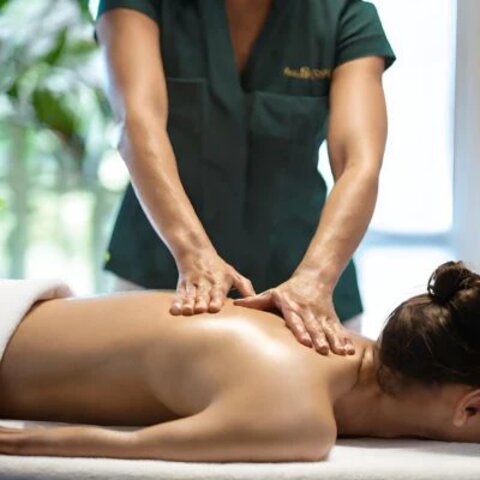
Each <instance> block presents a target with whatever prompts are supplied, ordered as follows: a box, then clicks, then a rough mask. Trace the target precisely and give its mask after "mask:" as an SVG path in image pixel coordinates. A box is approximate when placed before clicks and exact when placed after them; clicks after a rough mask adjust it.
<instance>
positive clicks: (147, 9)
mask: <svg viewBox="0 0 480 480" xmlns="http://www.w3.org/2000/svg"><path fill="white" fill-rule="evenodd" d="M160 7H161V0H100V2H99V4H98V10H97V16H96V21H98V19H99V18H100V16H101V15H102V14H103V13H105V12H108V11H110V10H114V9H115V8H128V9H130V10H136V11H137V12H140V13H143V14H145V15H147V16H148V17H150V18H151V19H152V20H153V21H155V22H156V23H157V24H160V16H161V8H160ZM94 38H95V41H96V42H97V32H96V30H95V32H94Z"/></svg>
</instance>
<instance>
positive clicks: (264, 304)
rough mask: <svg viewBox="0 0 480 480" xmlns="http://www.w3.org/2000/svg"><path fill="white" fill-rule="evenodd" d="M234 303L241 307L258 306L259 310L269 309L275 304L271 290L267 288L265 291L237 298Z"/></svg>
mask: <svg viewBox="0 0 480 480" xmlns="http://www.w3.org/2000/svg"><path fill="white" fill-rule="evenodd" d="M233 303H234V304H235V305H239V306H240V307H246V308H256V309H258V310H267V309H268V308H271V307H272V306H274V305H275V304H274V301H273V297H272V291H271V290H266V291H265V292H262V293H260V294H258V295H254V296H252V297H247V298H236V299H235V300H234V301H233Z"/></svg>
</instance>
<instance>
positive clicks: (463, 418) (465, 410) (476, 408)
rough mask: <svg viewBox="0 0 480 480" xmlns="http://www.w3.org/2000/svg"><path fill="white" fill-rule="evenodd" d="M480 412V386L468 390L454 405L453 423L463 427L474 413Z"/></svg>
mask: <svg viewBox="0 0 480 480" xmlns="http://www.w3.org/2000/svg"><path fill="white" fill-rule="evenodd" d="M477 414H480V388H477V389H475V390H469V391H468V392H467V393H466V394H465V395H463V396H462V397H461V398H460V400H459V401H458V402H457V404H456V406H455V411H454V414H453V424H454V425H455V426H456V427H463V426H464V425H466V423H467V422H468V421H469V420H470V419H471V418H472V417H474V416H475V415H477Z"/></svg>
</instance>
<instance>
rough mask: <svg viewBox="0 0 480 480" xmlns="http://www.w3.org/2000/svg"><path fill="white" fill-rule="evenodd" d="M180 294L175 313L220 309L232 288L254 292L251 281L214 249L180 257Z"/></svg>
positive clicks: (171, 311)
mask: <svg viewBox="0 0 480 480" xmlns="http://www.w3.org/2000/svg"><path fill="white" fill-rule="evenodd" d="M177 268H178V271H179V277H178V283H177V294H176V296H175V299H174V301H173V303H172V306H171V308H170V313H171V314H172V315H193V314H195V313H204V312H207V311H208V312H211V313H216V312H218V311H220V309H221V308H222V306H223V304H224V303H225V298H226V296H227V294H228V292H229V291H230V289H231V288H232V287H233V288H236V289H237V290H238V291H239V292H240V294H241V295H243V296H247V295H255V290H254V289H253V286H252V282H251V281H250V280H249V279H248V278H245V277H244V276H243V275H241V274H240V273H238V272H237V271H236V270H235V268H233V267H232V266H231V265H229V264H228V263H226V262H225V261H224V260H223V259H222V258H220V257H219V256H218V255H217V253H216V252H215V250H208V251H206V252H198V253H195V254H193V253H189V254H187V255H185V256H184V257H182V258H181V259H180V260H179V261H177Z"/></svg>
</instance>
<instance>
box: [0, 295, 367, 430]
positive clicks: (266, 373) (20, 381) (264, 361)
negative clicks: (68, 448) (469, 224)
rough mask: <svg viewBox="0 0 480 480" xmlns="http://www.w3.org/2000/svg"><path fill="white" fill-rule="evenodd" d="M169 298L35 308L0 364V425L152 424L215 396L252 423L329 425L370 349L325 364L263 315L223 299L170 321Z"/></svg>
mask: <svg viewBox="0 0 480 480" xmlns="http://www.w3.org/2000/svg"><path fill="white" fill-rule="evenodd" d="M172 298H173V294H172V293H169V292H160V291H157V292H132V293H128V294H117V295H110V296H103V297H102V296H100V297H92V298H83V299H80V298H72V299H62V300H51V301H45V302H41V303H37V304H36V305H35V306H34V308H33V309H32V310H31V311H30V312H29V313H28V315H27V316H26V317H25V318H24V320H23V321H22V323H21V324H20V326H19V328H18V329H17V331H16V332H15V334H14V336H13V338H12V340H11V341H10V343H9V345H8V347H7V349H6V352H5V356H4V359H3V362H2V364H1V365H0V417H1V418H21V419H34V420H50V421H67V422H73V423H87V424H97V425H152V424H155V423H161V422H164V421H167V420H172V419H176V418H181V417H187V416H191V415H193V414H195V413H197V412H200V411H202V410H203V409H205V408H206V406H208V405H209V404H210V403H211V402H212V400H213V399H214V398H215V399H216V400H218V398H220V397H223V399H224V400H225V402H224V403H225V404H226V405H231V408H232V409H239V410H241V409H246V410H248V411H251V412H253V413H255V414H256V415H258V418H262V421H264V422H268V421H271V422H272V423H273V422H277V421H278V419H279V415H281V416H283V415H292V417H293V418H294V417H295V413H296V411H302V412H311V413H312V415H316V414H317V413H318V411H319V410H322V411H323V412H324V414H325V415H327V416H329V418H331V419H332V421H334V415H333V405H334V402H335V400H336V399H337V398H340V397H341V396H342V395H343V394H345V393H346V392H348V391H349V389H351V388H352V386H353V384H354V383H355V381H356V379H357V371H358V368H359V365H360V358H361V356H362V353H363V351H364V350H365V348H366V347H368V346H369V345H371V344H372V343H373V342H371V341H369V340H367V339H364V338H362V337H360V336H354V341H355V346H356V350H357V352H356V354H355V355H354V356H345V357H342V356H338V355H333V354H330V355H329V356H328V357H325V356H323V355H319V354H318V353H316V352H315V351H314V350H312V349H310V348H308V347H305V346H302V345H301V344H299V343H298V342H297V341H296V340H295V338H294V337H293V335H292V333H291V332H290V331H289V330H288V329H287V328H286V326H285V323H284V321H283V319H282V318H280V317H279V316H277V315H275V314H273V313H269V312H261V311H258V310H252V309H246V308H242V307H238V306H235V305H233V303H232V301H231V300H227V303H226V305H225V307H224V308H223V309H222V311H221V312H219V313H216V314H210V313H205V314H199V315H195V316H181V317H179V316H172V315H171V314H169V312H168V310H169V307H170V304H171V300H172ZM339 433H340V432H339Z"/></svg>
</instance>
